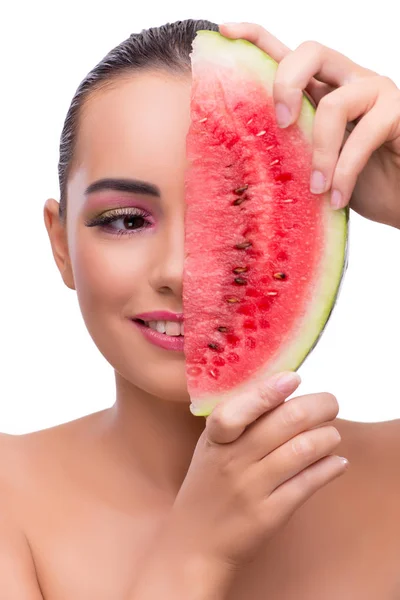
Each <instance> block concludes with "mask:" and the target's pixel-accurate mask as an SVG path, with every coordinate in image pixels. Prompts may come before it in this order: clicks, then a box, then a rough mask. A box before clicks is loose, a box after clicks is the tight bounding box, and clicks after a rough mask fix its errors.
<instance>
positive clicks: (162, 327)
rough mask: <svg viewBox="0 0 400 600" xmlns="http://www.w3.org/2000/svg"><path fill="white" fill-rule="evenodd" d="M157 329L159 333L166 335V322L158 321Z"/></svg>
mask: <svg viewBox="0 0 400 600" xmlns="http://www.w3.org/2000/svg"><path fill="white" fill-rule="evenodd" d="M156 329H157V331H158V333H165V321H156Z"/></svg>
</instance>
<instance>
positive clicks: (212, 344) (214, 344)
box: [208, 342, 224, 352]
mask: <svg viewBox="0 0 400 600" xmlns="http://www.w3.org/2000/svg"><path fill="white" fill-rule="evenodd" d="M208 347H209V348H210V349H211V350H215V351H216V352H223V351H224V349H223V348H222V346H220V345H219V344H217V342H210V343H209V344H208Z"/></svg>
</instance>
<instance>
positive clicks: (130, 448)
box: [107, 373, 205, 499]
mask: <svg viewBox="0 0 400 600" xmlns="http://www.w3.org/2000/svg"><path fill="white" fill-rule="evenodd" d="M115 377H116V383H117V398H116V402H115V404H114V405H113V406H112V408H111V409H110V411H109V426H108V428H107V429H108V436H107V437H108V442H109V444H111V449H112V451H113V453H114V452H117V455H118V457H119V460H123V461H125V462H126V461H129V462H130V466H131V469H133V470H134V474H135V475H136V474H138V475H139V477H141V478H143V479H144V480H145V483H146V485H149V486H150V487H153V486H154V490H155V491H156V492H158V493H159V492H161V493H163V494H164V493H165V494H166V495H167V496H171V497H172V498H173V499H174V498H175V497H176V495H177V493H178V491H179V489H180V487H181V485H182V483H183V480H184V478H185V476H186V473H187V470H188V468H189V466H190V463H191V460H192V456H193V452H194V450H195V447H196V444H197V441H198V439H199V437H200V435H201V433H202V431H203V430H204V427H205V420H204V418H203V417H195V416H194V415H192V414H191V412H190V411H189V403H190V400H189V396H187V398H186V399H184V398H182V399H178V400H175V401H168V400H165V399H161V398H158V397H155V396H152V395H151V394H148V393H147V392H145V391H143V390H140V389H138V388H137V387H135V386H132V384H130V383H129V382H127V381H126V380H124V379H123V378H122V377H121V376H120V375H119V374H118V373H116V374H115Z"/></svg>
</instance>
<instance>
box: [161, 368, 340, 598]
mask: <svg viewBox="0 0 400 600" xmlns="http://www.w3.org/2000/svg"><path fill="white" fill-rule="evenodd" d="M282 375H283V377H282ZM299 383H300V377H299V376H298V375H297V374H295V373H285V374H282V373H280V374H277V375H274V376H273V377H271V378H269V380H266V381H265V382H263V384H262V385H261V386H260V387H259V388H258V389H254V391H253V393H252V394H249V395H248V396H247V397H240V396H238V397H237V398H230V399H228V400H223V401H222V402H221V403H220V404H219V405H218V406H216V407H215V408H214V410H213V412H212V413H211V415H210V416H209V417H207V420H206V427H205V429H204V431H203V433H202V435H201V436H200V438H199V440H198V443H197V446H196V449H195V452H194V454H193V457H192V461H191V464H190V466H189V469H188V471H187V474H186V477H185V480H184V482H183V484H182V486H181V488H180V490H179V492H178V495H177V497H176V499H175V502H174V505H173V509H172V512H171V515H170V519H169V522H168V527H170V528H171V529H170V530H168V528H167V533H166V539H167V540H169V541H171V540H173V541H174V542H173V543H174V544H175V545H176V544H177V543H178V545H179V547H180V548H181V554H182V549H183V554H185V555H186V556H189V555H197V556H202V557H205V558H206V559H208V560H210V562H213V561H212V560H211V559H214V560H215V561H216V563H218V564H220V565H223V564H225V565H226V566H227V567H228V566H230V567H234V568H240V567H241V566H243V564H244V563H247V562H248V561H251V560H253V558H254V557H255V555H256V554H257V552H258V549H259V547H260V545H261V544H263V543H264V542H265V541H266V540H267V539H269V538H270V537H272V536H273V535H275V533H276V532H277V531H278V530H279V529H280V528H282V527H283V525H284V524H285V523H287V521H288V520H289V519H290V518H291V516H292V515H293V513H294V512H295V511H296V510H297V509H298V508H299V507H300V506H301V505H302V504H304V502H306V500H308V499H309V498H310V497H311V496H312V495H313V494H315V492H317V491H318V490H320V489H321V488H322V487H324V486H325V485H327V484H329V483H330V482H332V481H333V480H334V479H336V478H337V477H341V476H342V475H343V473H345V471H346V466H345V464H343V463H342V461H341V459H340V458H339V457H338V456H337V455H335V454H332V453H333V452H335V451H336V449H337V448H338V446H339V444H340V434H339V432H338V431H337V429H336V428H335V427H334V426H333V422H334V419H335V418H336V416H337V414H338V411H339V405H338V402H337V400H336V398H335V397H334V396H332V395H331V394H326V393H321V394H308V395H305V396H298V397H296V398H292V399H291V400H289V401H288V402H285V400H286V398H287V397H288V396H290V394H292V393H293V392H294V391H295V389H296V388H297V387H298V385H299ZM169 531H170V533H168V532H169ZM167 546H168V543H167ZM166 554H168V552H166ZM216 597H217V596H216Z"/></svg>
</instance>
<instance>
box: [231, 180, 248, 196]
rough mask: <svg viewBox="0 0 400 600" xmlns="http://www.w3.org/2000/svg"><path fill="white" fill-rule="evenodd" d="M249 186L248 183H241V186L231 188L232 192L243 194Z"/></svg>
mask: <svg viewBox="0 0 400 600" xmlns="http://www.w3.org/2000/svg"><path fill="white" fill-rule="evenodd" d="M248 187H249V184H248V183H245V184H244V185H242V186H241V187H238V188H236V190H233V193H234V194H239V195H240V194H243V192H245V191H246V190H247V189H248Z"/></svg>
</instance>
